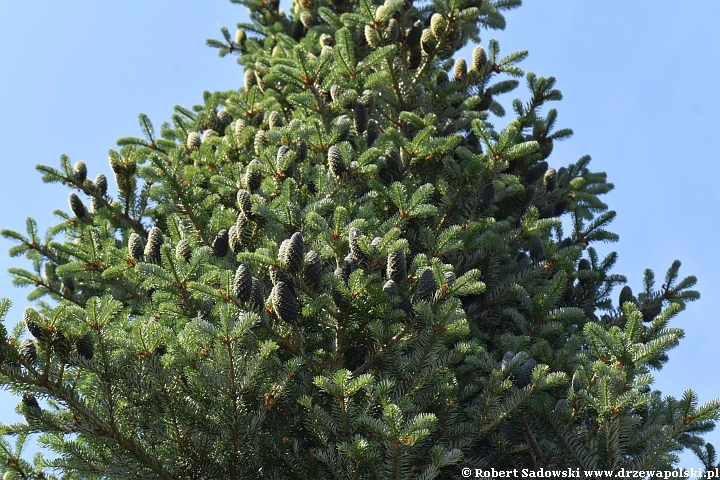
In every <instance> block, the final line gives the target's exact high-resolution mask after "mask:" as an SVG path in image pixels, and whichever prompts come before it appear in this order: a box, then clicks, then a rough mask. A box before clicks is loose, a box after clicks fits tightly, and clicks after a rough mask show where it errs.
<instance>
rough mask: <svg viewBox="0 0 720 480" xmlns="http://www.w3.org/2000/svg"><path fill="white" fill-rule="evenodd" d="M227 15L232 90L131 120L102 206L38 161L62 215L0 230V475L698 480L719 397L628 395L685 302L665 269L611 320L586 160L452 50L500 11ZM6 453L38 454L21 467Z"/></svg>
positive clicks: (389, 6)
mask: <svg viewBox="0 0 720 480" xmlns="http://www.w3.org/2000/svg"><path fill="white" fill-rule="evenodd" d="M238 3H242V4H244V5H246V6H247V7H248V8H249V9H250V12H251V20H252V22H251V23H249V24H241V25H239V27H238V31H237V32H236V34H235V35H234V36H232V35H231V34H230V32H229V31H228V30H227V29H222V34H223V37H224V40H220V41H218V40H211V41H208V43H209V44H210V45H211V46H213V47H217V48H219V52H220V54H221V55H227V54H238V55H239V62H240V64H241V65H242V66H243V67H244V79H245V85H244V86H243V87H242V88H241V89H240V90H238V91H231V92H215V93H209V92H205V94H204V96H203V100H204V103H203V104H202V105H196V106H194V107H192V108H184V107H176V109H175V113H174V114H173V115H172V117H171V119H172V122H171V123H164V124H163V125H162V127H161V129H160V132H159V134H157V133H156V131H155V129H154V128H153V125H152V123H151V121H150V119H149V118H148V117H147V116H145V115H140V127H141V130H142V132H143V134H144V137H143V138H135V137H125V138H121V139H120V140H118V148H117V149H114V150H111V151H110V171H111V173H112V176H113V178H114V180H115V184H116V187H117V192H118V194H117V196H114V197H113V196H111V195H110V194H109V193H108V180H107V177H106V176H105V175H104V174H103V173H98V175H97V177H95V178H96V180H95V181H94V182H93V181H91V180H88V171H87V167H86V165H85V164H84V163H82V162H78V163H76V164H75V165H74V166H73V165H72V164H71V162H70V159H69V158H67V157H65V156H63V157H62V158H61V162H60V167H59V168H54V167H50V166H44V165H40V166H38V167H37V168H38V170H39V171H40V172H41V173H42V174H43V180H44V181H45V182H48V183H62V184H63V185H66V186H68V187H69V188H70V189H71V190H72V192H71V193H70V196H69V206H70V212H60V214H61V216H62V218H63V221H62V222H61V223H60V224H59V225H57V226H55V227H53V228H51V229H50V231H49V232H48V234H47V236H46V237H45V239H42V238H40V236H39V233H38V232H37V227H36V225H35V222H34V221H33V220H32V219H29V220H28V222H27V234H20V233H18V232H13V231H8V230H4V231H2V234H3V235H4V236H5V237H7V238H10V239H13V240H14V241H16V243H17V245H16V246H14V247H13V248H12V249H11V252H10V253H11V255H13V256H18V255H25V256H26V257H27V258H28V259H29V260H30V261H31V262H32V269H31V270H28V269H22V268H13V269H11V273H12V274H13V275H14V277H15V283H16V284H17V285H26V286H30V287H31V288H32V292H31V293H30V299H31V300H33V301H35V307H33V308H28V309H27V310H26V311H25V314H24V318H23V321H21V322H16V325H15V326H14V327H13V328H12V331H11V332H9V333H8V331H7V330H6V328H5V327H4V326H2V327H0V381H1V382H2V384H3V385H4V386H7V387H8V388H10V389H11V390H12V391H14V392H16V393H17V395H18V399H19V400H18V404H19V405H18V411H19V412H21V413H22V414H23V415H24V416H25V419H26V422H25V423H19V424H15V425H7V426H3V427H2V433H3V434H4V437H3V438H2V439H1V440H0V449H2V451H3V454H4V455H5V457H6V459H5V461H2V462H0V470H2V471H4V472H7V473H6V475H7V476H8V478H41V477H42V478H123V479H126V478H138V479H139V478H149V479H157V478H166V479H171V478H172V479H177V478H188V479H190V478H208V479H209V478H213V479H214V478H218V479H219V478H263V479H265V478H278V479H280V478H306V479H319V478H348V479H350V478H377V479H385V478H393V479H401V478H403V479H404V478H424V479H430V478H455V477H458V476H459V472H460V467H461V466H464V467H471V468H496V469H507V468H529V469H539V468H544V469H551V470H552V469H566V468H573V469H575V468H579V469H581V470H613V471H617V470H619V469H620V468H624V469H626V470H665V469H669V468H672V467H673V466H674V465H675V463H676V462H677V453H678V452H679V451H681V450H682V449H683V448H686V447H689V448H692V449H693V450H694V451H695V452H696V453H697V454H698V455H699V457H700V458H701V459H702V460H703V462H704V464H705V466H706V468H712V466H713V465H714V464H715V463H716V462H717V459H716V458H715V451H714V449H713V448H712V446H711V445H704V443H703V440H702V438H701V436H700V435H701V434H702V433H704V432H707V431H709V430H710V429H711V428H713V426H714V421H715V420H716V419H717V418H718V415H719V412H720V402H718V401H712V402H710V403H707V404H705V405H698V400H697V396H696V395H695V393H693V392H692V390H688V391H687V392H686V393H685V395H684V396H683V397H682V398H681V399H674V398H672V397H666V398H663V397H662V396H661V394H660V392H658V391H653V390H652V388H651V385H652V376H651V375H650V371H651V370H652V369H659V368H661V367H662V366H663V364H664V363H665V362H666V361H667V359H668V357H667V351H668V350H669V349H671V348H673V347H674V346H676V345H677V344H678V342H679V340H680V338H681V337H682V335H683V332H682V330H680V329H679V328H676V327H671V326H670V321H671V320H672V319H673V318H674V317H675V316H676V315H677V314H678V313H679V312H680V311H682V310H683V309H684V308H685V304H686V302H688V301H692V300H695V299H697V298H699V294H698V293H697V292H696V291H694V290H691V288H692V287H693V286H694V284H695V278H694V277H687V278H685V279H682V280H679V277H678V272H679V267H680V263H679V262H677V261H676V262H675V263H673V264H672V266H671V267H670V268H669V270H668V272H667V274H666V276H665V280H664V283H663V285H662V287H661V288H660V289H659V290H657V289H656V288H655V277H654V274H653V272H652V271H650V270H647V271H646V272H645V281H644V285H643V289H642V291H641V293H638V294H637V297H634V296H633V295H632V290H631V289H630V288H629V287H627V286H626V287H625V288H623V290H622V293H621V296H620V298H621V302H619V303H613V301H612V300H611V299H610V294H611V291H612V289H613V288H614V287H615V286H620V285H622V284H624V283H626V281H625V278H624V277H623V276H622V275H618V274H613V273H611V269H612V267H613V265H614V263H615V261H616V254H614V253H611V254H609V255H608V256H606V257H605V258H600V256H599V255H598V253H597V251H596V250H595V248H594V247H593V245H592V244H593V243H595V242H612V241H616V240H617V236H616V235H615V234H613V233H612V232H610V231H608V230H607V229H606V228H607V226H608V225H609V223H611V221H612V220H613V218H614V217H615V212H613V211H611V210H609V209H608V206H607V205H605V204H604V203H603V202H602V201H601V200H600V195H602V194H604V193H607V192H608V191H609V190H611V189H612V188H613V186H612V184H610V183H608V182H607V181H606V176H605V174H603V173H596V172H592V171H591V170H589V162H590V158H589V157H583V158H581V159H580V160H578V161H577V162H576V163H574V164H571V165H568V166H563V167H559V168H558V169H557V170H556V169H555V168H554V167H550V161H549V157H550V155H551V153H552V149H553V143H554V142H555V141H561V140H564V139H566V138H568V137H569V136H571V134H572V132H571V131H570V130H569V129H555V123H556V120H557V111H556V110H555V109H553V108H549V109H548V110H547V113H546V114H545V115H542V114H541V110H543V109H545V108H547V107H548V106H547V105H546V104H547V103H548V102H553V101H558V100H560V99H561V97H562V96H561V93H560V92H559V91H558V90H557V89H555V79H554V78H552V77H548V78H545V77H538V76H536V75H534V74H532V73H527V74H526V73H524V72H523V71H522V70H521V69H520V67H519V66H518V64H519V63H520V62H521V60H522V59H523V58H524V57H525V56H526V52H524V51H521V52H514V53H511V54H509V55H506V56H503V55H501V54H500V47H499V44H498V42H497V41H495V40H491V41H490V42H489V43H488V44H487V46H486V48H485V47H482V46H479V45H478V46H476V47H475V48H474V50H473V51H472V58H471V59H470V62H468V61H467V60H465V59H463V58H461V57H460V56H459V55H458V53H457V52H458V51H459V49H460V48H462V47H463V46H465V45H467V44H468V43H469V42H475V43H479V42H480V37H479V34H480V30H481V28H489V29H493V28H504V26H505V21H504V18H503V16H502V11H503V10H506V9H509V8H513V7H516V6H518V5H519V0H493V1H481V0H453V1H451V2H441V1H436V2H432V3H423V4H421V3H419V2H418V3H414V2H413V0H387V1H385V3H383V4H379V3H377V2H375V3H374V2H372V1H371V0H359V1H358V2H341V1H336V0H317V1H315V2H313V1H307V0H298V1H295V2H294V3H293V5H292V9H291V11H290V12H284V11H283V10H281V9H280V8H279V3H278V2H277V1H269V2H265V1H263V2H259V1H256V0H242V1H238ZM523 77H524V79H525V82H526V85H527V87H528V90H529V94H527V95H528V96H527V99H526V101H525V102H523V101H522V100H520V99H517V100H515V101H513V103H512V109H513V111H512V119H511V120H510V121H507V122H505V126H504V127H503V128H499V127H496V126H495V124H494V123H491V120H492V121H493V122H497V121H498V119H499V118H500V117H503V116H504V115H505V113H506V112H505V111H504V109H503V107H502V106H501V104H500V103H498V102H497V100H496V99H497V98H499V96H500V95H502V94H505V93H508V92H510V91H512V90H514V89H515V88H516V87H517V86H518V85H519V83H520V82H519V80H518V79H520V78H523ZM94 173H95V172H93V174H94ZM86 201H89V202H90V205H91V207H92V208H91V210H90V211H88V210H87V208H86V207H85V202H86ZM563 218H567V219H569V220H570V222H571V224H572V228H573V232H572V233H571V234H570V236H568V237H566V236H565V235H564V232H563V228H562V219H563ZM43 297H49V298H50V299H51V300H52V302H45V301H42V300H41V299H42V298H43ZM8 305H9V301H7V300H5V301H3V302H2V303H1V304H0V315H2V316H3V317H4V316H5V314H6V313H7V309H8ZM6 320H7V321H8V323H12V321H11V319H6ZM26 330H27V332H28V333H29V334H30V335H27V334H26V332H25V331H26ZM23 337H25V338H23ZM38 399H39V400H41V402H39V401H38ZM45 403H47V407H46V406H45ZM32 432H42V433H43V436H42V442H43V444H45V445H46V446H47V447H48V449H49V451H50V453H51V454H52V456H51V457H47V458H46V457H43V456H42V455H41V456H39V457H37V458H36V459H35V461H34V463H32V464H31V463H30V462H28V461H27V460H26V459H24V458H22V456H21V453H22V447H23V444H24V442H25V441H26V439H27V435H28V434H29V433H32ZM9 436H16V437H17V440H18V441H17V442H16V446H15V447H14V448H13V447H11V445H10V443H9V439H8V437H9Z"/></svg>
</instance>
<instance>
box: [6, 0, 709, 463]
mask: <svg viewBox="0 0 720 480" xmlns="http://www.w3.org/2000/svg"><path fill="white" fill-rule="evenodd" d="M283 3H285V2H283ZM246 18H247V13H246V9H245V8H244V7H242V6H239V5H233V4H231V3H230V2H229V1H227V0H204V1H203V2H199V1H191V0H153V1H151V2H148V1H139V0H124V1H121V2H120V1H117V2H93V1H89V0H85V1H79V0H65V1H63V2H52V1H49V0H36V1H33V2H5V3H4V4H3V14H2V15H1V16H0V131H3V132H5V134H6V135H7V138H6V140H5V142H4V143H5V146H4V147H3V148H2V149H0V172H2V180H3V182H2V188H0V228H10V229H14V230H19V231H21V232H24V228H25V219H26V218H27V217H28V216H32V217H34V218H35V219H36V220H37V221H38V223H39V226H40V229H41V231H42V232H44V231H45V230H46V229H47V228H48V227H49V226H51V225H54V224H56V223H58V222H59V220H58V219H57V218H56V217H53V215H52V211H53V210H56V209H62V210H65V211H68V210H69V207H68V205H67V196H68V193H69V190H68V189H67V188H65V187H62V186H61V185H56V184H53V185H44V184H43V183H42V182H41V180H40V174H39V173H37V172H36V171H35V165H36V164H45V165H51V166H58V165H59V158H60V155H61V154H67V155H68V156H69V157H70V158H71V160H72V161H73V162H74V161H76V160H84V161H85V162H86V164H87V166H88V171H89V176H90V178H94V177H95V175H97V174H98V173H105V174H106V175H107V176H108V178H109V179H110V183H111V188H112V183H113V182H112V175H111V171H110V168H109V165H108V160H107V159H108V155H107V153H108V150H109V149H111V148H114V147H115V140H116V139H117V138H119V137H123V136H142V135H141V131H140V129H139V127H138V124H137V116H138V114H139V113H140V112H144V113H146V114H148V115H149V116H150V118H151V120H152V121H153V122H154V124H155V126H156V129H159V127H160V125H161V124H162V123H163V122H164V121H169V119H170V114H171V113H172V108H173V106H174V105H182V106H185V107H191V106H192V105H195V104H200V103H202V92H203V91H204V90H209V91H215V90H230V89H237V88H240V87H241V86H242V68H241V67H240V66H239V65H237V63H236V62H235V59H234V58H230V57H226V58H224V59H220V58H218V57H217V54H216V51H215V50H213V49H210V48H208V47H206V46H205V39H207V38H220V33H219V28H220V27H221V26H226V27H228V28H229V29H230V30H231V32H233V31H234V26H235V24H236V23H237V22H238V21H242V20H244V19H246ZM506 19H507V28H506V30H505V31H504V32H496V31H490V32H488V31H486V32H484V33H483V35H482V43H483V45H485V46H487V41H488V40H489V39H491V38H497V39H498V40H499V41H500V47H501V53H509V52H511V51H515V50H521V49H527V50H529V52H530V56H529V58H528V59H527V60H526V61H525V62H523V63H522V64H521V65H520V67H521V68H523V69H524V70H525V71H526V72H527V71H532V72H535V73H536V74H537V75H539V76H554V77H556V78H557V88H559V89H560V90H561V91H562V92H563V94H564V97H565V98H564V100H563V101H562V102H556V103H555V104H554V105H553V106H554V107H555V108H557V109H558V111H559V117H558V122H557V128H565V127H569V128H572V129H573V130H574V131H575V135H574V136H573V137H572V138H570V139H569V140H567V141H566V142H564V143H560V144H556V145H555V149H554V151H553V154H552V155H551V156H550V158H549V159H548V160H549V162H550V164H551V166H554V167H555V168H559V167H560V166H564V165H567V164H569V163H571V162H575V161H577V159H578V158H580V157H581V156H582V155H585V154H589V155H591V156H592V158H593V161H592V163H591V164H590V168H591V170H594V171H605V172H607V174H608V180H609V181H610V182H612V183H614V184H615V190H614V191H613V192H611V193H610V194H609V195H606V196H605V198H604V201H605V202H606V203H607V204H608V205H609V206H610V208H611V209H613V210H616V211H617V212H618V217H617V220H616V221H615V222H614V223H613V224H612V225H611V228H610V230H611V231H614V232H616V233H618V234H619V235H620V241H619V242H618V243H615V244H608V245H596V248H598V249H599V250H600V251H601V252H605V253H607V252H609V251H611V250H614V251H617V252H618V254H619V261H618V263H617V265H616V268H615V270H614V273H621V274H624V275H626V276H627V278H628V281H629V285H630V286H631V287H632V288H633V291H634V292H636V293H637V292H638V291H640V290H641V288H642V283H641V282H642V274H643V271H644V269H645V268H651V269H653V270H654V271H655V273H656V276H657V285H660V284H661V283H662V279H663V278H664V274H665V272H666V270H667V268H668V267H669V266H670V264H671V263H672V261H673V260H675V259H679V260H681V261H682V267H681V269H680V278H683V277H684V276H687V275H696V276H697V277H698V285H697V287H696V288H697V289H698V290H699V291H700V293H701V299H700V300H699V301H696V302H694V303H691V304H689V306H688V308H687V310H686V311H685V312H684V313H683V314H681V315H680V316H679V317H677V318H676V319H675V320H674V321H673V326H677V327H681V328H683V329H684V330H685V332H686V338H685V339H683V340H682V342H681V344H680V346H679V347H678V348H677V349H675V350H673V351H672V352H670V362H669V363H668V364H667V365H666V367H665V368H664V369H663V370H662V371H660V372H655V378H656V383H655V386H656V388H658V389H659V390H661V391H662V392H663V394H666V395H673V396H675V397H679V396H680V395H681V394H682V392H683V391H684V390H686V389H688V388H693V389H694V390H695V391H696V392H697V393H698V394H699V396H700V401H701V403H704V402H706V401H709V400H711V399H713V398H717V397H720V373H719V372H718V368H717V366H716V362H717V345H718V342H719V341H720V325H719V324H718V319H717V312H720V260H718V257H717V256H716V255H717V253H713V250H712V249H711V248H709V247H710V246H712V245H713V244H714V243H715V242H717V239H718V237H719V236H720V228H719V224H718V222H719V221H720V218H719V217H718V215H717V214H716V212H717V211H718V210H720V208H719V207H720V188H717V183H718V179H720V158H719V157H720V154H719V153H718V152H720V135H719V134H720V95H719V94H718V78H719V77H720V63H719V62H718V61H719V60H720V35H718V33H717V32H718V31H720V3H717V2H714V1H710V0H705V1H697V2H692V3H682V2H670V1H661V2H650V1H642V2H579V1H578V2H568V1H559V0H543V1H540V0H531V1H526V5H524V6H523V7H521V8H520V9H517V10H514V11H512V12H509V13H508V14H507V15H506ZM465 57H466V58H467V59H469V57H470V55H469V48H468V51H467V52H466V53H465ZM506 97H508V99H507V100H510V98H515V97H519V98H521V99H522V100H523V101H524V100H525V99H526V98H527V90H526V89H525V88H524V85H521V87H520V88H518V89H517V90H516V91H515V92H512V93H511V94H508V95H506ZM503 103H505V104H506V105H507V104H508V102H503ZM508 110H509V109H508ZM506 122H507V119H499V120H497V121H496V122H495V123H496V124H497V125H499V126H500V125H504V124H505V123H506ZM12 245H13V244H12V243H10V242H8V241H7V240H4V239H0V272H6V271H7V268H9V267H11V266H23V267H27V266H28V264H27V262H25V261H24V260H23V259H20V258H10V257H9V256H8V255H7V254H5V253H3V252H6V251H7V249H9V248H10V247H11V246H12ZM28 293H29V291H26V290H20V289H17V288H14V287H13V286H12V284H11V277H10V276H9V274H3V273H0V296H3V297H10V298H11V299H12V300H13V303H14V306H13V307H12V309H11V310H10V314H9V317H8V318H7V319H6V322H5V323H6V325H7V326H9V327H10V328H11V327H12V325H14V324H15V323H16V322H18V321H19V320H20V319H21V316H22V310H23V308H24V307H25V306H26V305H27V304H28V303H27V301H26V300H25V297H26V295H27V294H28ZM613 297H614V298H613V301H614V302H617V298H616V297H617V292H615V293H614V294H613ZM18 401H19V399H18V398H17V397H12V396H10V395H9V394H8V393H7V392H2V391H0V421H1V422H4V423H11V422H15V421H19V420H20V417H18V416H17V415H16V414H15V413H14V411H13V410H14V408H15V406H16V405H17V403H18ZM706 438H707V439H708V440H709V441H711V442H712V443H714V444H715V445H716V446H718V447H720V432H718V431H715V432H712V433H711V434H709V435H708V436H707V437H706ZM31 452H32V451H29V453H31ZM698 465H699V464H698V462H697V461H696V460H695V459H694V457H693V456H692V455H690V454H686V455H683V457H682V461H681V465H680V466H682V467H685V468H689V467H692V466H695V467H697V466H698Z"/></svg>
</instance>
